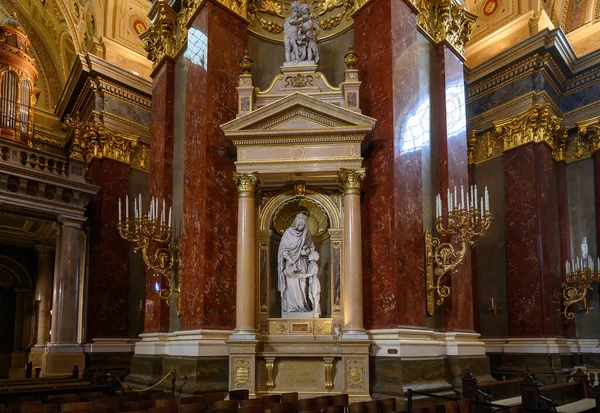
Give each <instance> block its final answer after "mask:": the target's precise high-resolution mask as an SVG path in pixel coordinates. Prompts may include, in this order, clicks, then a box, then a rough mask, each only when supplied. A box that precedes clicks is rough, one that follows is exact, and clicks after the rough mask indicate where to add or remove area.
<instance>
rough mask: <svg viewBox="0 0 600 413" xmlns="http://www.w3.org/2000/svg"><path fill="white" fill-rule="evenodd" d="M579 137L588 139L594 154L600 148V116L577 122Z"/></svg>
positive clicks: (590, 149)
mask: <svg viewBox="0 0 600 413" xmlns="http://www.w3.org/2000/svg"><path fill="white" fill-rule="evenodd" d="M577 126H578V135H579V139H580V140H581V141H583V140H584V139H587V141H588V144H589V151H590V153H591V154H594V152H596V151H597V150H599V149H600V117H597V118H593V119H590V120H588V121H585V122H581V123H578V124H577Z"/></svg>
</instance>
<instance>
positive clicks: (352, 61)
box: [344, 46, 358, 69]
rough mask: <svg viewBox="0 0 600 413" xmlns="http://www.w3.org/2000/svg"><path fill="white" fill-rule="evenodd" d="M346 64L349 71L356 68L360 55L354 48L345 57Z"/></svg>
mask: <svg viewBox="0 0 600 413" xmlns="http://www.w3.org/2000/svg"><path fill="white" fill-rule="evenodd" d="M344 63H346V67H347V68H348V69H354V68H355V67H356V63H358V53H356V52H355V51H354V47H353V46H350V47H349V48H348V53H346V55H345V56H344Z"/></svg>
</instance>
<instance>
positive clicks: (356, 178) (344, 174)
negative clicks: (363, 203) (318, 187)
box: [338, 168, 367, 195]
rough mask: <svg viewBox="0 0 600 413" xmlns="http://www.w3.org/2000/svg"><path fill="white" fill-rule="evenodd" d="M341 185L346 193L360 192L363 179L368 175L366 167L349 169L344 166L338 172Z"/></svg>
mask: <svg viewBox="0 0 600 413" xmlns="http://www.w3.org/2000/svg"><path fill="white" fill-rule="evenodd" d="M338 176H339V179H340V186H341V188H342V191H343V193H344V194H345V195H349V194H359V195H360V189H361V187H362V181H363V180H364V179H365V177H366V176H367V170H366V169H365V168H359V169H347V168H342V169H341V170H340V172H339V174H338Z"/></svg>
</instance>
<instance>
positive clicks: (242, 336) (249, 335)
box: [229, 328, 259, 341]
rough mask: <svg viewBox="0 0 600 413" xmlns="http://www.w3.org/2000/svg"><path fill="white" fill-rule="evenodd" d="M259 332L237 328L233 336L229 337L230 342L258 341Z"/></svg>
mask: <svg viewBox="0 0 600 413" xmlns="http://www.w3.org/2000/svg"><path fill="white" fill-rule="evenodd" d="M258 338H259V335H258V331H256V330H255V329H253V328H236V329H235V330H233V334H232V335H230V336H229V340H233V341H238V340H239V341H245V340H251V341H254V340H258Z"/></svg>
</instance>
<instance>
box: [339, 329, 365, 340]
mask: <svg viewBox="0 0 600 413" xmlns="http://www.w3.org/2000/svg"><path fill="white" fill-rule="evenodd" d="M340 339H341V340H369V335H368V334H367V330H365V329H364V328H344V329H342V335H341V336H340Z"/></svg>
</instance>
